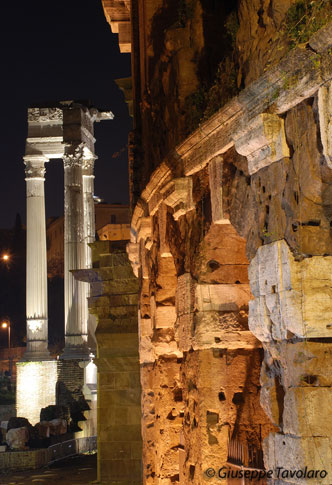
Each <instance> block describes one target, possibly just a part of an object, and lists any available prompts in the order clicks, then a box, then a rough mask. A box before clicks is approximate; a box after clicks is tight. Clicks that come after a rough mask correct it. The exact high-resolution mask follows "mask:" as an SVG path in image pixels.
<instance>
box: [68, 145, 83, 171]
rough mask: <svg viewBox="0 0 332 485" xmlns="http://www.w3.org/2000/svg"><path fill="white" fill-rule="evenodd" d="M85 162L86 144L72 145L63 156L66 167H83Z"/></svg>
mask: <svg viewBox="0 0 332 485" xmlns="http://www.w3.org/2000/svg"><path fill="white" fill-rule="evenodd" d="M83 161H84V143H79V144H70V145H67V146H66V148H65V153H64V155H63V165H64V167H65V168H66V167H75V166H76V167H77V166H82V165H83Z"/></svg>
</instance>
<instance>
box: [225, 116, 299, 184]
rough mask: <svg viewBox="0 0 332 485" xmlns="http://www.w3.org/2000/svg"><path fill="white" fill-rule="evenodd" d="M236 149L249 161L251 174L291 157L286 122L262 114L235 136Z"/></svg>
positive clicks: (276, 117)
mask: <svg viewBox="0 0 332 485" xmlns="http://www.w3.org/2000/svg"><path fill="white" fill-rule="evenodd" d="M233 139H234V141H235V149H236V151H237V152H238V153H239V154H240V155H244V156H246V157H247V159H248V171H249V174H250V175H252V174H253V173H255V172H257V171H258V170H260V169H261V168H263V167H266V166H268V165H270V164H271V163H273V162H277V161H278V160H281V159H282V158H285V157H289V156H290V153H289V148H288V145H287V142H286V136H285V129H284V120H283V119H282V118H279V116H277V115H275V114H268V113H262V114H260V115H258V116H256V118H254V119H253V120H251V121H250V122H249V123H246V125H245V126H244V127H243V128H241V129H240V130H239V131H238V132H237V133H235V134H234V135H233Z"/></svg>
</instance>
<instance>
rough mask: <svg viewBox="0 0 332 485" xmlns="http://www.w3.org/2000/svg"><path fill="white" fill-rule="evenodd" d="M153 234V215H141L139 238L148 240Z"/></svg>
mask: <svg viewBox="0 0 332 485" xmlns="http://www.w3.org/2000/svg"><path fill="white" fill-rule="evenodd" d="M151 235H152V217H141V219H140V221H139V228H138V233H137V239H138V241H140V240H141V239H143V240H144V241H146V240H147V239H148V238H150V237H151Z"/></svg>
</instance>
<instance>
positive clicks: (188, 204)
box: [161, 177, 195, 221]
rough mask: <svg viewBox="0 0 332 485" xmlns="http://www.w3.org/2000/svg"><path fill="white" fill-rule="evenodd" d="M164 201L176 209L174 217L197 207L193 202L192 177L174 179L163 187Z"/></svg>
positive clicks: (177, 217)
mask: <svg viewBox="0 0 332 485" xmlns="http://www.w3.org/2000/svg"><path fill="white" fill-rule="evenodd" d="M161 193H162V195H163V197H164V203H165V204H166V205H168V206H170V207H172V208H173V209H174V213H173V217H174V219H175V220H176V221H177V220H178V219H179V217H181V216H183V215H185V214H186V213H187V212H189V211H191V210H193V209H194V208H195V205H194V202H193V182H192V178H191V177H181V178H177V179H173V180H172V181H171V182H170V183H169V184H167V185H166V187H164V188H163V189H161Z"/></svg>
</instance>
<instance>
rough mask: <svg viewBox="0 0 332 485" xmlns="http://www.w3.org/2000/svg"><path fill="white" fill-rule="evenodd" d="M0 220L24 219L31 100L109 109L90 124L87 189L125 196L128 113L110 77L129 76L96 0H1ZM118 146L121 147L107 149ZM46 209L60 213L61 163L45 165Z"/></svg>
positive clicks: (117, 198)
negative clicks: (91, 163) (91, 169)
mask: <svg viewBox="0 0 332 485" xmlns="http://www.w3.org/2000/svg"><path fill="white" fill-rule="evenodd" d="M1 7H2V12H1V20H0V22H1V28H0V36H1V87H2V96H1V129H0V137H1V140H0V147H1V152H0V153H1V155H0V156H1V158H0V163H1V177H0V207H1V210H0V228H6V227H8V228H9V227H13V225H14V222H15V215H16V213H17V212H19V213H20V214H21V216H22V220H23V222H24V221H25V180H24V164H23V160H22V157H23V155H24V146H25V138H26V133H27V121H26V119H27V107H28V106H29V105H31V104H33V103H36V102H42V101H58V100H65V99H90V100H91V102H92V103H93V105H95V106H96V107H100V108H105V109H111V110H112V111H113V113H114V115H115V118H114V120H113V121H104V122H102V123H97V124H95V136H96V138H97V143H96V153H97V155H98V157H99V159H98V160H97V162H96V170H95V175H96V179H95V194H96V195H98V196H100V197H102V198H104V199H105V201H107V202H123V203H127V202H128V173H127V153H126V150H125V147H126V145H127V137H128V131H129V130H130V128H131V119H130V117H129V115H128V109H127V105H126V104H125V102H124V97H123V94H122V92H121V91H120V89H119V88H118V87H117V85H116V84H115V82H114V79H117V78H122V77H128V76H130V55H129V54H120V51H119V47H118V43H117V35H114V34H112V32H111V29H110V26H109V25H108V24H107V22H106V19H105V17H104V14H103V9H102V5H101V0H84V1H81V0H57V1H56V2H48V1H46V0H29V1H18V2H11V1H9V2H3V3H2V4H1ZM118 152H120V153H121V155H120V156H118V157H115V154H116V153H118ZM45 190H46V212H47V216H52V215H60V214H62V213H63V168H62V163H61V161H55V160H53V161H50V162H49V163H48V164H47V171H46V186H45Z"/></svg>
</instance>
